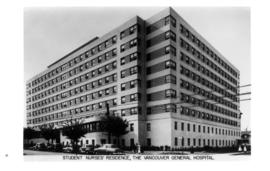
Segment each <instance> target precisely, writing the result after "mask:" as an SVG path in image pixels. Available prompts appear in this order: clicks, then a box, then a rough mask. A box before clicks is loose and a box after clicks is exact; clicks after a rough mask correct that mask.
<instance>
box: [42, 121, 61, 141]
mask: <svg viewBox="0 0 270 171" xmlns="http://www.w3.org/2000/svg"><path fill="white" fill-rule="evenodd" d="M40 133H41V136H42V137H43V138H44V139H46V140H47V141H48V142H50V140H51V143H52V144H53V140H56V139H57V138H58V137H59V136H60V134H59V130H58V129H56V128H55V127H54V125H53V124H49V125H43V126H41V127H40Z"/></svg>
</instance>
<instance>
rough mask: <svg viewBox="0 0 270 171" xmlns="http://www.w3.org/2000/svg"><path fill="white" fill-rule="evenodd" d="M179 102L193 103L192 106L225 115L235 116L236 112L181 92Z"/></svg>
mask: <svg viewBox="0 0 270 171" xmlns="http://www.w3.org/2000/svg"><path fill="white" fill-rule="evenodd" d="M181 102H182V103H189V104H193V105H194V106H198V107H202V108H205V109H208V110H210V111H214V112H218V113H221V114H223V115H226V116H237V113H236V112H232V111H230V110H228V109H225V108H223V107H220V106H217V105H215V104H213V103H208V102H206V101H205V100H201V99H197V98H195V97H192V95H187V94H184V93H181Z"/></svg>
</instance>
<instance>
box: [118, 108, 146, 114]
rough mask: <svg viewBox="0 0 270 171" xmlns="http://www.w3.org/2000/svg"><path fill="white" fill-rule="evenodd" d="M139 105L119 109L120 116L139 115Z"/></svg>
mask: <svg viewBox="0 0 270 171" xmlns="http://www.w3.org/2000/svg"><path fill="white" fill-rule="evenodd" d="M141 110H142V109H141V107H132V108H127V109H122V110H121V116H129V115H138V114H139V115H140V114H141V113H142V111H141Z"/></svg>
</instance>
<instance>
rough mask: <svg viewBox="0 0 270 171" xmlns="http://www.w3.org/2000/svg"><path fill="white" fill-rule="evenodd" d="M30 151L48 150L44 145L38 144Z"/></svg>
mask: <svg viewBox="0 0 270 171" xmlns="http://www.w3.org/2000/svg"><path fill="white" fill-rule="evenodd" d="M30 149H32V150H41V151H43V150H46V149H47V148H46V145H45V144H44V143H36V144H35V145H34V146H33V147H31V148H30Z"/></svg>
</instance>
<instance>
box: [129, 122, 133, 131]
mask: <svg viewBox="0 0 270 171" xmlns="http://www.w3.org/2000/svg"><path fill="white" fill-rule="evenodd" d="M129 130H130V132H133V131H134V123H131V124H129Z"/></svg>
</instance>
